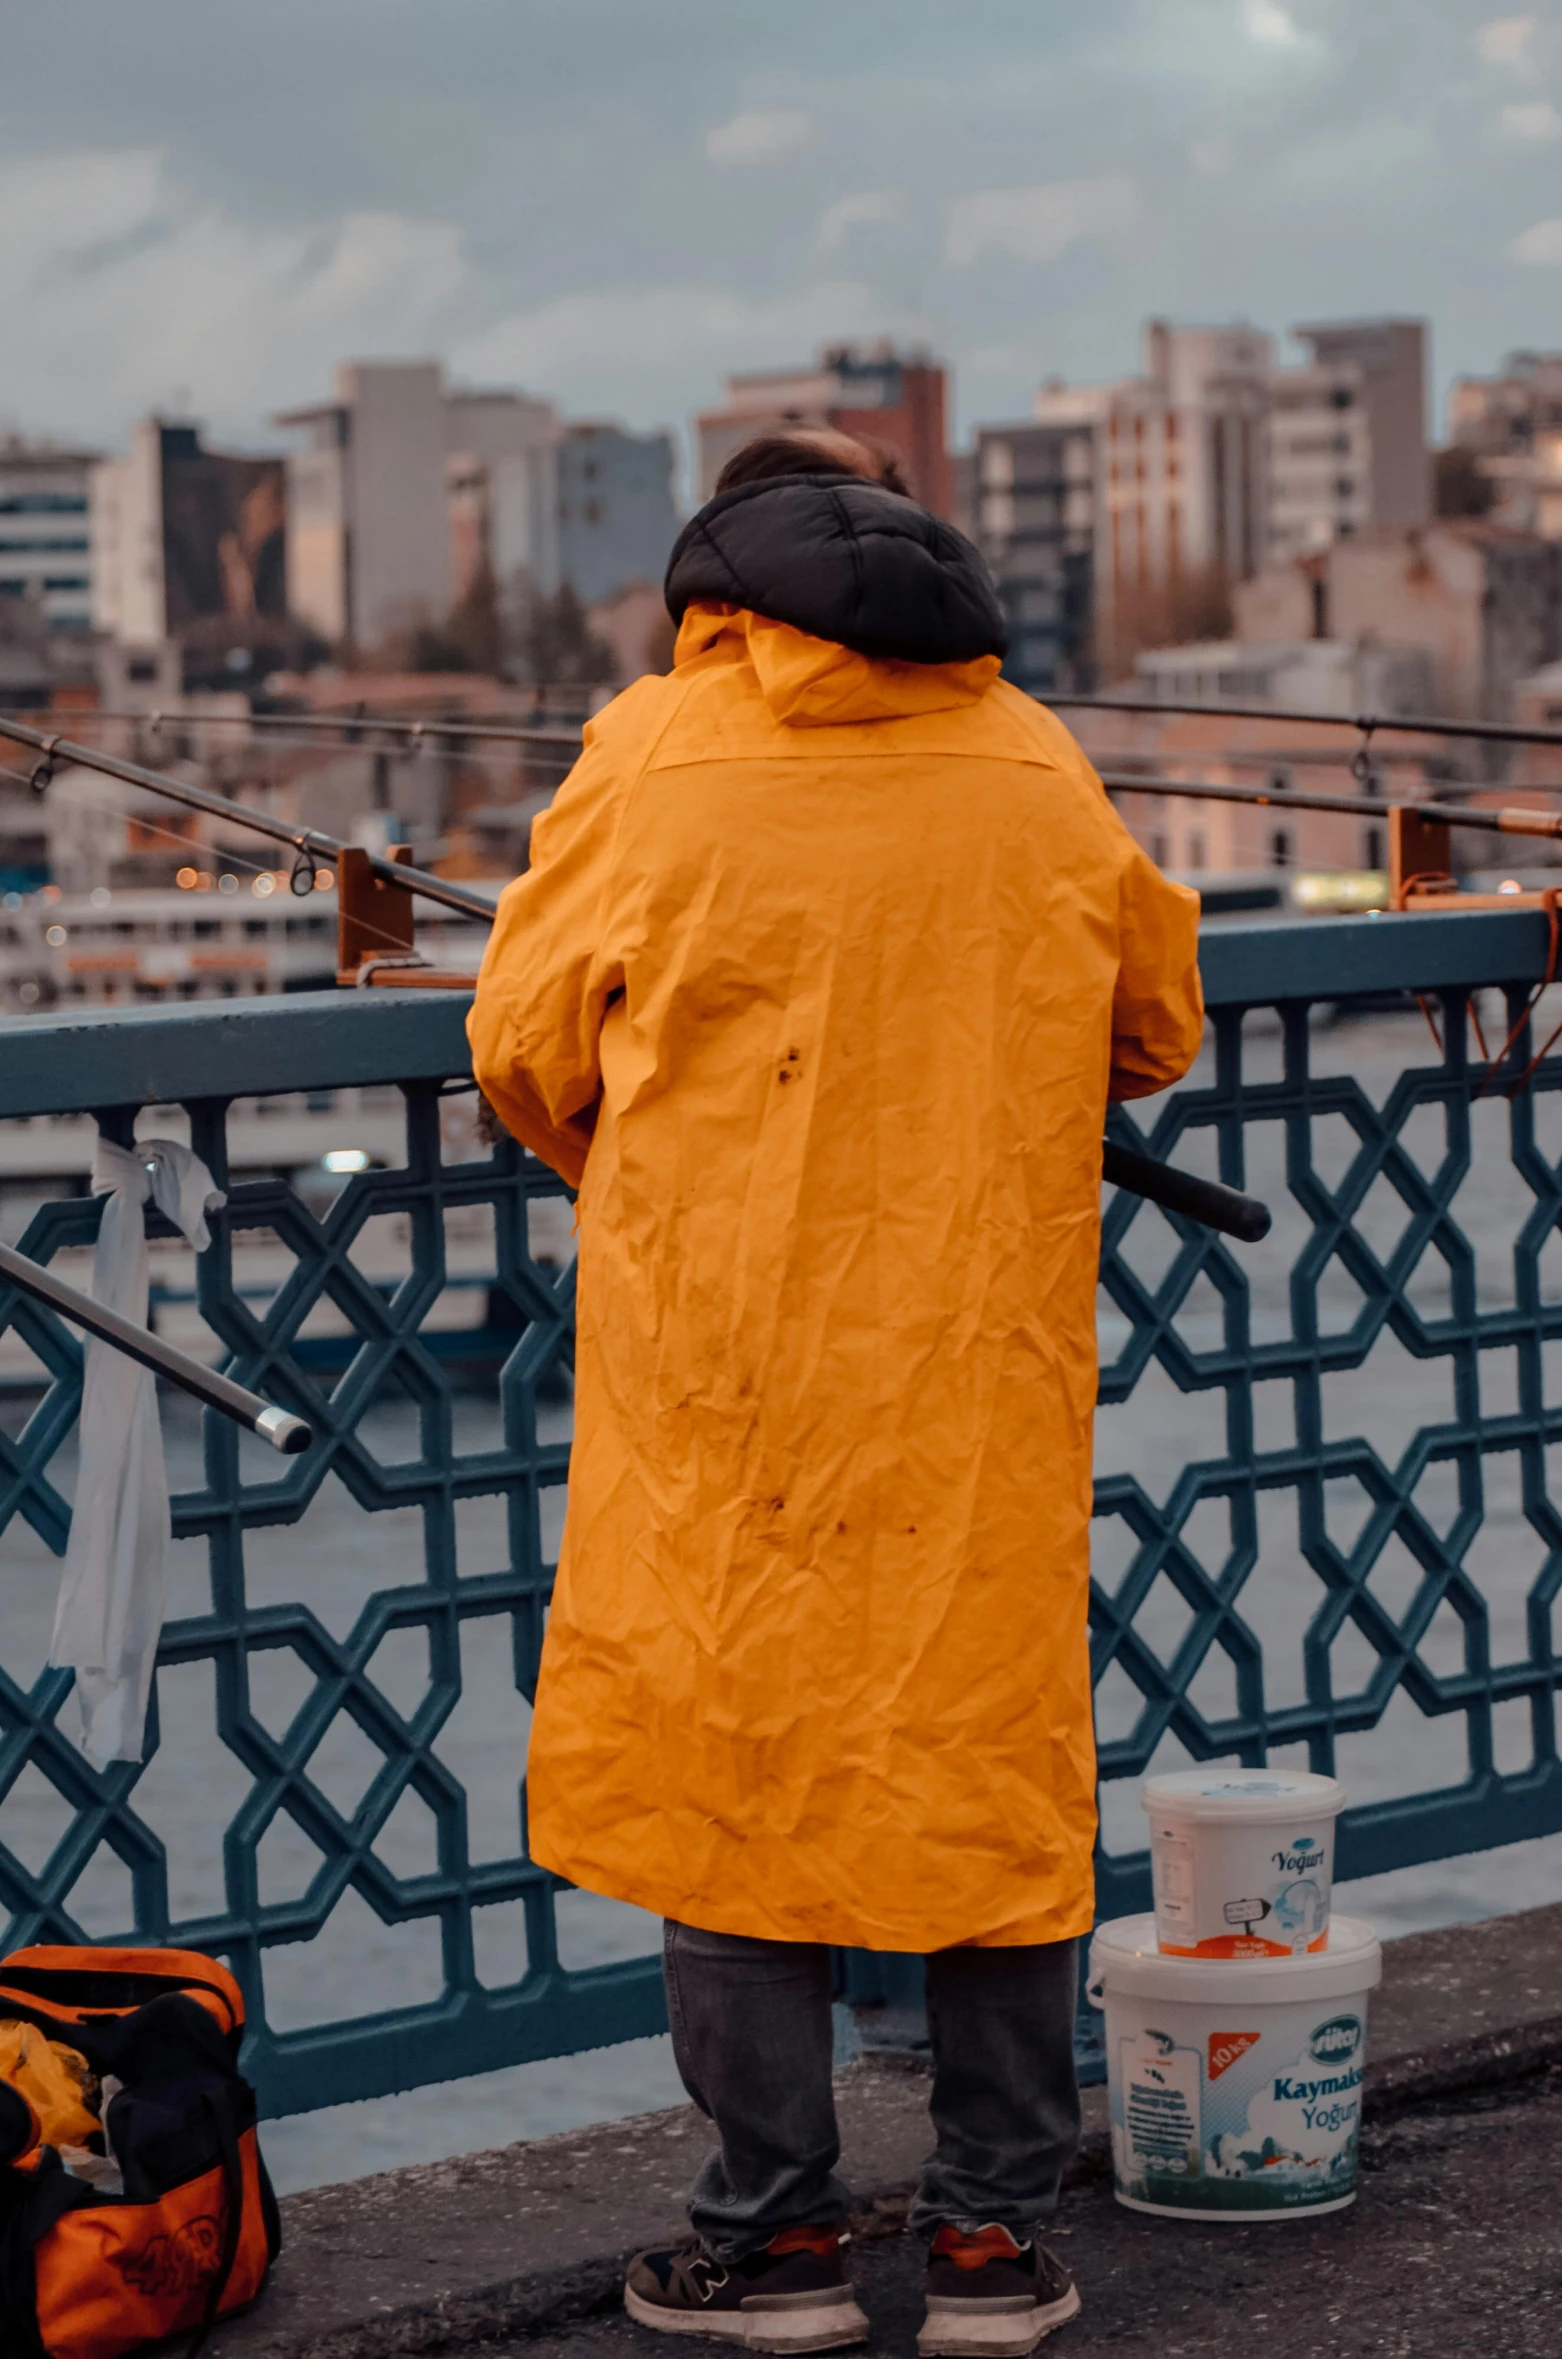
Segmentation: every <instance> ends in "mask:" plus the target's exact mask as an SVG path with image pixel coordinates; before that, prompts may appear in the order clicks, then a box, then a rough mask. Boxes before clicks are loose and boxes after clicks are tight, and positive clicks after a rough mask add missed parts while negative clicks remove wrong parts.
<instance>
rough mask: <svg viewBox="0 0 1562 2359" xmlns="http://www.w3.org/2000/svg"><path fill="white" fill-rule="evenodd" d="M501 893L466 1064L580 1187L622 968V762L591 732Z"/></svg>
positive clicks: (535, 1147)
mask: <svg viewBox="0 0 1562 2359" xmlns="http://www.w3.org/2000/svg"><path fill="white" fill-rule="evenodd" d="M593 734H594V733H593V732H591V731H588V743H587V746H586V750H585V752H584V753H583V754H582V755H581V758H580V760H579V761H578V762H577V763H576V765H575V767H574V769H573V770H572V771H571V772H570V774H569V776H568V778H567V779H566V780H565V781H564V784H563V785H562V786H561V787H560V789H559V791H558V793H557V795H556V796H555V797H554V799H553V802H552V804H551V805H550V806H549V808H548V809H547V810H546V811H544V812H542V813H541V814H540V815H539V816H538V818H537V820H536V822H535V824H534V826H533V828H532V864H531V867H530V868H529V869H528V871H527V873H526V874H525V875H524V876H522V877H518V878H517V879H516V881H515V883H514V884H513V885H507V886H506V887H505V890H504V891H503V893H501V895H500V896H499V907H498V911H497V914H496V916H495V919H494V929H493V934H492V936H491V938H490V940H489V944H488V950H487V953H486V955H485V957H484V959H483V964H482V968H481V971H480V973H479V975H478V978H477V995H476V997H475V999H474V1000H473V1003H472V1012H471V1014H470V1015H469V1016H468V1018H467V1025H466V1030H467V1039H468V1041H469V1042H470V1043H471V1049H472V1071H473V1073H474V1074H475V1075H476V1077H477V1082H478V1086H479V1087H480V1088H481V1089H482V1091H483V1093H484V1095H485V1096H486V1097H487V1099H488V1101H489V1103H490V1105H492V1107H493V1109H494V1111H495V1113H496V1114H497V1115H498V1116H499V1118H500V1120H501V1121H502V1122H503V1124H504V1125H505V1128H506V1129H507V1130H508V1131H510V1132H511V1133H512V1135H513V1136H514V1137H516V1138H518V1139H519V1140H520V1141H521V1143H522V1145H523V1146H527V1147H530V1149H531V1150H532V1153H533V1154H534V1155H540V1156H541V1157H542V1160H543V1161H544V1162H545V1163H549V1164H551V1165H552V1167H553V1169H554V1170H555V1171H556V1172H558V1173H559V1174H560V1175H561V1177H562V1178H564V1179H566V1180H568V1181H569V1183H570V1186H571V1187H578V1186H579V1184H580V1179H581V1174H582V1173H583V1172H584V1170H585V1168H586V1154H587V1150H588V1149H589V1147H590V1145H591V1137H592V1132H593V1130H594V1128H595V1125H596V1113H597V1099H598V1095H599V1092H600V1089H601V1083H602V1073H601V1066H600V1063H599V1061H598V1048H597V1044H598V1036H599V1034H600V1032H601V1029H602V1019H603V1015H604V1013H605V1012H606V1009H607V1005H608V1002H609V1001H610V1000H611V999H612V997H613V995H614V994H615V992H617V991H619V990H621V989H622V988H623V979H624V978H623V972H622V969H621V967H619V966H618V965H616V964H615V962H614V959H613V956H612V954H611V952H610V951H609V950H608V949H607V947H606V937H607V932H608V927H609V908H610V903H611V884H612V870H613V848H614V843H615V840H616V837H617V832H618V820H619V814H620V812H621V810H622V807H623V800H624V789H625V784H626V780H625V776H624V770H623V765H622V763H621V761H620V760H618V759H615V756H614V754H613V752H612V751H611V750H610V748H609V746H608V745H604V744H603V743H602V742H601V741H600V740H597V741H596V742H592V738H593Z"/></svg>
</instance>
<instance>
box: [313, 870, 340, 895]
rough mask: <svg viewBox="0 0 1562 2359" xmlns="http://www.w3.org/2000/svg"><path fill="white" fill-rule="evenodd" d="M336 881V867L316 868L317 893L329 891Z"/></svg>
mask: <svg viewBox="0 0 1562 2359" xmlns="http://www.w3.org/2000/svg"><path fill="white" fill-rule="evenodd" d="M335 882H336V871H335V869H334V868H317V869H316V870H315V891H316V892H317V893H329V892H330V890H331V887H332V886H333V885H334V884H335Z"/></svg>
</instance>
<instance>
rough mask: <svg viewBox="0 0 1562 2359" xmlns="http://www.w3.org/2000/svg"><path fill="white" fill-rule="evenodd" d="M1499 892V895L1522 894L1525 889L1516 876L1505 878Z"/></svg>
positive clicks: (1498, 888)
mask: <svg viewBox="0 0 1562 2359" xmlns="http://www.w3.org/2000/svg"><path fill="white" fill-rule="evenodd" d="M1497 890H1498V892H1499V893H1522V892H1523V890H1524V887H1523V886H1522V885H1521V884H1520V883H1519V880H1518V878H1517V877H1516V876H1505V877H1504V878H1503V880H1502V882H1501V884H1500V885H1499V886H1498V887H1497Z"/></svg>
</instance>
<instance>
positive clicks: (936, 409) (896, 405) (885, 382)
mask: <svg viewBox="0 0 1562 2359" xmlns="http://www.w3.org/2000/svg"><path fill="white" fill-rule="evenodd" d="M778 426H833V427H835V428H837V429H838V430H839V431H840V432H841V433H843V434H868V435H872V436H873V437H874V439H875V440H876V441H879V442H883V443H887V444H888V445H889V446H890V448H891V449H892V450H894V451H895V452H897V453H898V455H899V457H900V458H901V460H902V461H903V463H904V465H905V469H906V473H907V477H908V479H909V481H910V484H911V488H912V490H913V492H914V493H915V495H916V497H917V498H918V499H919V500H920V501H921V502H922V504H923V506H924V507H928V508H931V509H932V510H933V513H934V514H935V515H936V516H951V515H953V513H954V474H953V470H952V466H951V462H950V457H949V426H948V376H947V372H946V370H945V369H944V368H943V366H942V364H941V363H940V362H938V361H935V360H933V359H932V358H931V357H930V356H929V355H928V354H927V353H926V352H921V351H917V352H911V353H899V352H897V351H896V350H895V348H894V346H893V345H891V344H884V343H881V344H873V345H867V346H863V345H857V344H834V345H829V346H827V347H826V348H825V350H824V351H823V352H822V353H821V354H820V356H819V359H818V361H817V363H816V364H815V365H814V366H813V367H812V368H800V369H768V370H763V371H760V372H759V373H757V374H750V375H744V376H737V377H729V378H728V379H727V402H726V407H725V408H724V409H720V410H708V411H706V412H705V413H704V415H703V416H701V417H700V418H698V419H697V420H696V421H695V442H696V448H697V452H698V472H699V494H700V498H701V499H702V500H707V499H709V498H710V495H711V493H712V492H713V491H714V490H715V488H716V478H717V476H718V475H719V474H720V472H721V469H722V466H723V465H724V463H725V462H726V460H727V459H729V458H730V457H731V455H732V453H733V452H734V451H735V450H736V449H737V448H738V447H739V445H740V444H742V443H745V442H747V441H748V440H749V438H750V437H751V436H752V435H755V434H760V433H763V432H764V431H765V429H766V428H767V427H772V428H773V427H778Z"/></svg>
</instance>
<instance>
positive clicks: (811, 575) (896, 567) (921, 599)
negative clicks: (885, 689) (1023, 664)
mask: <svg viewBox="0 0 1562 2359" xmlns="http://www.w3.org/2000/svg"><path fill="white" fill-rule="evenodd" d="M665 587H666V597H667V610H668V612H669V613H670V614H671V616H672V618H673V621H674V622H675V623H681V622H682V620H683V618H684V613H685V611H686V610H687V608H689V607H690V606H692V605H694V604H695V603H696V601H702V600H710V601H712V602H715V603H719V604H726V605H730V606H741V607H746V608H747V609H748V610H749V612H750V613H752V614H763V615H767V616H768V617H769V618H770V620H771V621H772V622H781V623H790V624H791V625H792V627H793V628H794V630H799V631H807V632H809V633H810V634H811V636H812V637H814V638H816V639H829V640H833V641H834V642H835V643H836V645H838V646H841V647H850V648H853V649H854V650H855V651H856V653H857V654H859V655H866V656H871V657H876V658H878V659H879V660H880V661H889V662H894V663H924V664H940V663H969V662H971V661H972V660H973V658H974V657H976V656H980V655H1003V654H1004V653H1005V652H1006V651H1007V649H1008V644H1009V638H1008V632H1007V630H1006V628H1005V626H1004V619H1003V610H1002V608H1001V607H1000V606H999V604H998V594H997V592H996V590H995V589H994V588H993V583H992V576H991V575H990V574H989V573H988V570H987V567H986V565H985V564H984V562H983V560H982V557H981V554H980V552H979V551H978V550H976V549H974V548H973V547H972V545H971V543H970V542H969V541H968V540H967V539H966V537H965V535H964V533H959V532H956V531H955V528H954V526H953V525H952V524H945V523H943V522H941V520H940V519H939V518H938V517H936V516H932V515H929V513H928V511H927V509H926V508H919V507H918V506H917V505H916V502H915V501H914V500H908V499H906V498H905V497H904V496H903V495H902V494H901V493H899V492H892V491H886V490H885V489H884V488H883V486H882V485H880V484H877V483H867V482H863V481H859V479H858V478H857V477H856V476H851V475H780V476H776V477H774V478H772V479H770V480H769V481H766V482H764V483H744V484H740V485H738V487H737V488H736V489H735V490H733V491H727V492H718V493H717V495H716V497H715V499H713V500H708V501H707V502H706V504H705V506H704V507H703V508H702V509H701V510H700V512H699V514H698V515H697V516H692V517H691V518H690V519H689V522H688V523H687V524H686V525H685V526H684V528H683V530H682V532H681V533H680V534H679V535H678V538H677V540H676V542H675V543H674V545H673V553H672V556H671V558H670V559H669V561H668V566H667V581H666V585H665Z"/></svg>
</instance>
